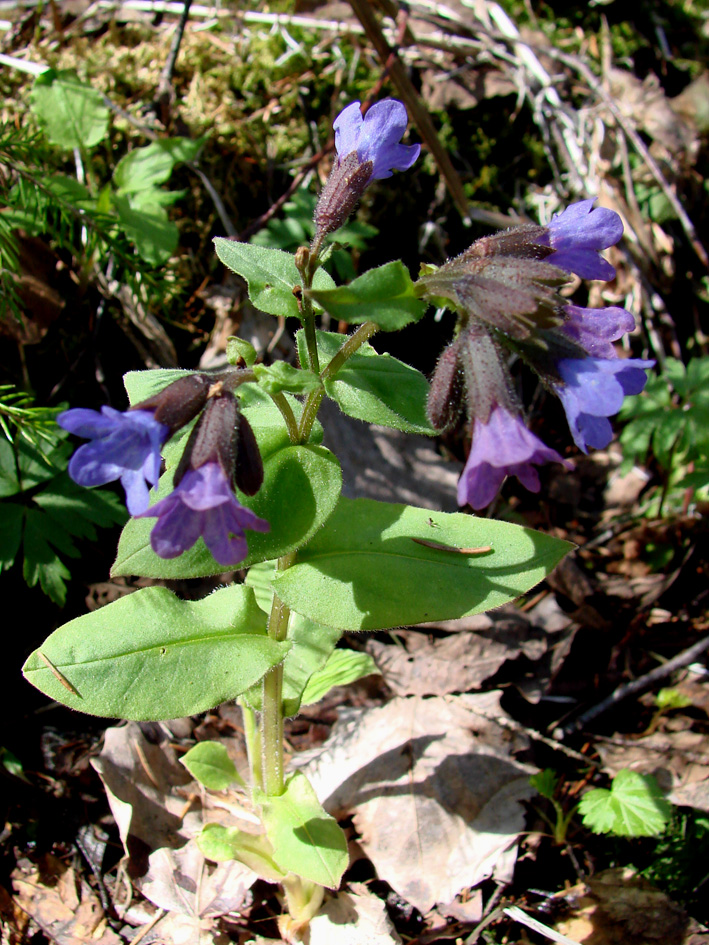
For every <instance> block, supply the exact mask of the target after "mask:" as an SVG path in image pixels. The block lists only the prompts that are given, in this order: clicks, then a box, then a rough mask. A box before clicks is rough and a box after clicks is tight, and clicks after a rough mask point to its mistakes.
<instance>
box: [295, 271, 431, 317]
mask: <svg viewBox="0 0 709 945" xmlns="http://www.w3.org/2000/svg"><path fill="white" fill-rule="evenodd" d="M309 294H310V296H311V298H313V299H315V301H316V302H318V303H319V304H320V305H321V306H322V307H323V309H324V310H325V311H326V312H328V313H329V314H330V315H331V316H332V317H333V318H334V319H336V320H338V321H343V322H348V323H349V324H351V325H359V324H361V323H362V322H374V323H375V324H376V325H378V326H379V327H380V328H381V329H382V330H383V331H398V330H399V329H400V328H403V327H404V326H405V325H409V324H410V323H411V322H417V321H418V320H419V319H420V318H422V317H423V315H424V313H425V311H426V309H427V308H428V303H427V302H423V301H421V299H418V298H416V296H415V295H414V284H413V282H412V281H411V276H410V275H409V270H408V269H407V268H406V266H405V265H404V264H403V263H402V262H401V261H400V260H398V259H397V260H395V261H394V262H388V263H386V264H385V265H383V266H379V267H378V268H377V269H370V270H369V271H368V272H365V273H364V275H362V276H359V277H358V278H357V279H354V280H353V281H352V282H350V284H349V285H343V286H338V288H336V289H329V290H328V289H324V290H323V289H321V290H318V289H312V290H311V291H310V293H309Z"/></svg>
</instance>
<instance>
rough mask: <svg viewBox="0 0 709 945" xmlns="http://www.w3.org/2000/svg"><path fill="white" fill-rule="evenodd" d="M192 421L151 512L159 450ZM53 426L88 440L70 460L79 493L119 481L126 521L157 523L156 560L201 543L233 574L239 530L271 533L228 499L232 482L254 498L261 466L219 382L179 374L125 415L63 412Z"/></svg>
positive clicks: (153, 537) (242, 551)
mask: <svg viewBox="0 0 709 945" xmlns="http://www.w3.org/2000/svg"><path fill="white" fill-rule="evenodd" d="M195 417H198V420H197V423H196V425H195V427H194V429H193V431H192V433H191V435H190V437H189V440H188V442H187V446H186V447H185V451H184V453H183V455H182V459H181V461H180V464H179V465H178V467H177V470H176V472H175V476H174V480H173V486H174V489H173V491H172V492H171V493H170V494H169V495H168V496H167V497H166V498H164V499H162V500H161V501H159V502H157V503H156V504H155V505H153V506H149V489H148V487H149V486H156V485H157V483H158V479H159V476H160V466H161V461H162V459H161V450H162V448H163V446H164V445H165V443H166V442H167V440H168V439H169V438H170V437H171V436H172V435H173V434H174V433H176V432H177V431H178V430H179V429H181V428H182V427H184V426H185V425H186V424H187V423H190V422H191V421H192V420H194V419H195ZM57 422H58V423H59V425H60V426H62V427H63V428H64V429H65V430H68V431H69V432H70V433H74V434H76V435H77V436H81V437H84V438H86V439H88V440H90V441H91V442H89V443H86V444H84V445H83V446H81V447H79V449H78V450H77V451H76V453H75V454H74V455H73V457H72V459H71V462H70V463H69V475H70V476H71V477H72V479H74V481H75V482H78V483H79V484H80V485H83V486H97V485H104V484H105V483H108V482H112V481H114V480H120V482H121V484H122V486H123V488H124V489H125V492H126V504H127V506H128V511H129V512H130V513H131V515H134V516H136V517H139V518H140V517H150V518H157V523H156V524H155V526H154V527H153V529H152V531H151V534H150V542H151V546H152V548H153V551H154V552H155V553H156V554H157V555H159V556H160V557H161V558H175V557H177V556H178V555H180V554H182V553H183V552H184V551H187V550H188V549H189V548H191V547H192V546H193V545H194V544H195V542H196V541H197V539H198V538H199V537H200V536H201V537H202V538H203V539H204V542H205V544H206V546H207V548H208V549H209V551H210V552H211V553H212V555H213V557H214V558H215V560H216V561H218V562H219V564H221V565H223V566H224V567H233V566H234V565H236V564H238V563H239V562H240V561H242V560H243V559H244V558H245V557H246V553H247V545H246V539H245V537H244V531H246V530H247V529H250V530H251V531H260V532H265V531H268V530H269V527H270V526H269V524H268V522H266V521H264V519H261V518H259V517H258V516H256V515H255V514H254V513H253V512H251V511H250V510H249V509H247V508H244V506H242V505H241V504H240V503H239V502H238V501H237V498H236V496H235V494H234V483H236V485H237V486H238V487H239V489H240V490H241V491H242V492H244V493H245V494H246V495H254V494H255V493H256V492H258V490H259V488H260V487H261V483H262V482H263V464H262V462H261V456H260V453H259V451H258V446H257V444H256V439H255V437H254V434H253V431H252V429H251V427H250V426H249V423H248V421H247V420H246V418H245V417H244V416H243V415H242V414H241V413H240V412H239V408H238V404H237V401H236V398H235V397H234V395H233V394H232V393H231V392H230V391H229V390H228V389H225V388H224V385H223V384H222V383H220V382H219V381H217V382H216V383H214V379H213V378H209V377H207V376H206V375H204V374H189V375H185V377H182V378H180V379H179V380H177V381H175V382H174V383H173V384H170V385H168V386H167V387H166V388H165V389H164V390H162V391H161V392H160V393H159V394H157V395H155V396H154V397H151V398H149V399H148V400H144V401H142V402H141V403H139V404H136V405H135V406H134V407H132V408H131V409H130V410H127V411H126V412H125V413H121V412H120V411H118V410H114V409H113V408H112V407H102V408H101V412H100V413H99V412H98V411H95V410H86V409H81V408H79V409H73V410H66V411H65V412H64V413H62V414H60V415H59V417H58V418H57Z"/></svg>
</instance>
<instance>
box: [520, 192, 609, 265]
mask: <svg viewBox="0 0 709 945" xmlns="http://www.w3.org/2000/svg"><path fill="white" fill-rule="evenodd" d="M594 203H595V198H594V197H592V198H591V199H589V200H580V201H579V202H578V203H572V204H571V206H570V207H567V208H566V210H564V211H563V212H562V213H560V214H558V215H557V216H555V217H554V219H553V220H552V221H551V223H549V224H548V225H547V226H546V227H545V232H544V234H543V236H542V237H541V238H540V239H539V242H540V243H541V244H542V245H544V246H551V248H552V249H553V250H555V252H553V253H552V254H551V255H550V256H547V258H546V260H545V261H546V262H548V263H551V264H552V265H553V266H558V267H559V268H560V269H566V271H567V272H575V273H576V275H577V276H580V277H581V278H582V279H604V280H605V281H608V280H609V279H614V278H615V269H614V268H613V266H611V264H610V263H609V262H607V260H605V259H604V258H603V257H602V256H600V255H599V250H601V249H607V248H608V247H609V246H614V245H615V244H616V243H617V242H618V240H619V239H620V238H621V236H622V235H623V221H622V220H621V219H620V217H619V215H618V214H617V213H616V212H615V211H614V210H606V209H605V207H598V208H596V209H595V210H592V209H591V208H592V207H593V204H594Z"/></svg>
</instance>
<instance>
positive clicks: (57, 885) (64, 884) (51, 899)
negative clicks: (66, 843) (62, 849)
mask: <svg viewBox="0 0 709 945" xmlns="http://www.w3.org/2000/svg"><path fill="white" fill-rule="evenodd" d="M12 884H13V886H14V888H15V904H16V905H17V906H19V907H20V908H21V909H22V910H23V911H24V912H25V913H27V915H29V916H31V917H32V919H33V920H34V921H35V922H36V924H37V925H38V926H39V927H40V929H41V930H42V931H43V932H44V934H45V936H46V937H47V938H48V939H49V940H50V941H52V942H56V943H57V945H85V943H86V945H89V943H91V945H121V942H122V939H121V938H120V937H119V936H118V935H117V934H116V933H115V932H114V931H113V930H112V929H111V928H109V926H108V925H107V923H106V918H105V915H104V912H103V909H102V908H101V904H100V902H99V900H98V897H97V896H96V894H95V893H94V891H93V890H92V889H91V887H90V886H89V884H88V883H87V882H86V881H85V880H84V879H80V878H79V877H78V876H77V874H76V873H75V872H74V870H73V869H72V868H71V867H67V866H65V865H64V864H63V863H62V862H61V861H60V860H58V859H56V857H53V856H51V855H49V856H46V857H44V858H43V860H42V861H41V863H40V864H39V866H37V867H35V866H34V865H33V864H29V862H28V861H27V860H25V861H21V862H20V864H18V866H17V867H16V869H15V870H14V871H13V873H12Z"/></svg>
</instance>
